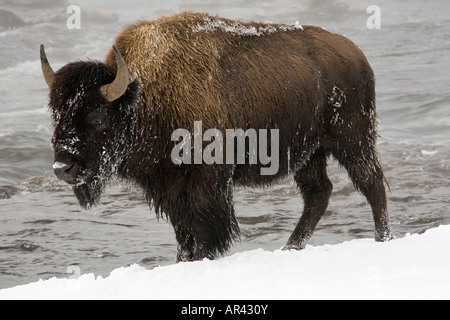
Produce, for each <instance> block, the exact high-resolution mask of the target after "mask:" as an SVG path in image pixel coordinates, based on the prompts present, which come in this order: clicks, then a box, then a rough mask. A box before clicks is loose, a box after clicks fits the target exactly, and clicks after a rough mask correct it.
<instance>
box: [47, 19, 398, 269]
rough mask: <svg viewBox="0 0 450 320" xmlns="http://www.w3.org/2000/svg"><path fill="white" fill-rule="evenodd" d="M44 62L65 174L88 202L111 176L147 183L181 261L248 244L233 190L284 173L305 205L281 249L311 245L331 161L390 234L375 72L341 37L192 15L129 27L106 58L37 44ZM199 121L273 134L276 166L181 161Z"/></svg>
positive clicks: (58, 167) (57, 153) (57, 155)
mask: <svg viewBox="0 0 450 320" xmlns="http://www.w3.org/2000/svg"><path fill="white" fill-rule="evenodd" d="M41 64H42V70H43V74H44V78H45V80H46V82H47V84H48V86H49V88H50V95H49V108H50V110H51V113H52V121H53V126H54V134H53V137H52V145H53V150H54V161H55V162H54V165H53V168H54V171H55V174H56V176H57V177H58V178H59V179H61V180H64V181H65V182H67V183H68V184H71V185H72V186H73V191H74V193H75V195H76V197H77V198H78V201H79V203H80V204H81V206H82V207H84V208H87V209H89V208H90V207H92V206H93V205H96V204H98V202H99V199H100V196H101V194H102V192H103V190H104V188H105V186H106V185H107V183H108V181H109V180H110V178H111V177H112V176H117V177H119V178H122V179H125V180H127V181H131V182H133V183H135V184H137V185H138V186H140V187H141V188H142V189H143V191H144V193H145V196H146V200H147V202H148V203H149V205H150V206H154V208H155V211H156V213H157V215H158V217H160V216H161V215H164V216H165V217H167V218H168V220H169V221H170V223H171V224H172V226H173V228H174V230H175V236H176V240H177V243H178V248H177V261H192V260H198V259H203V258H205V257H206V258H209V259H213V258H214V257H217V256H219V255H221V254H224V253H225V252H226V251H227V250H228V249H229V247H230V245H232V244H233V243H234V242H235V241H236V240H238V239H239V227H238V222H237V220H236V216H235V211H234V207H233V193H232V192H233V187H234V186H253V187H254V186H268V185H270V184H272V183H274V182H276V181H277V179H279V178H281V177H283V176H286V175H287V174H288V173H289V172H293V174H294V179H295V182H296V183H297V186H298V188H299V189H300V191H301V194H302V196H303V200H304V209H303V214H302V215H301V218H300V221H299V222H298V224H297V226H296V228H295V230H294V232H293V233H292V235H291V236H290V238H289V240H288V241H287V244H286V246H285V247H284V248H286V249H302V248H304V247H305V245H306V243H307V241H308V240H309V239H310V237H311V235H312V233H313V231H314V229H315V227H316V225H317V223H318V222H319V220H320V218H321V217H322V215H323V214H324V212H325V210H326V208H327V206H328V202H329V198H330V195H331V192H332V183H331V182H330V179H329V178H328V176H327V170H326V168H327V159H328V158H329V157H330V156H331V155H332V156H333V157H334V158H336V159H337V160H338V162H339V163H340V165H342V166H343V167H344V168H345V169H346V170H347V172H348V174H349V176H350V178H351V180H352V182H353V184H354V186H355V188H356V189H357V190H358V191H360V192H361V193H362V194H363V195H364V196H365V197H366V198H367V201H368V203H369V204H370V205H371V208H372V212H373V218H374V222H375V240H376V241H387V240H390V239H392V238H393V236H392V233H391V229H390V223H389V216H388V210H387V201H386V193H385V185H384V182H385V178H384V174H383V171H382V167H381V165H380V161H379V157H378V152H377V147H376V141H377V135H378V134H377V117H376V110H375V89H374V88H375V79H374V73H373V71H372V69H371V67H370V65H369V63H368V61H367V59H366V57H365V56H364V54H363V53H362V52H361V50H360V49H359V48H358V47H357V46H356V45H355V44H354V43H352V42H351V41H350V40H349V39H347V38H346V37H343V36H340V35H337V34H334V33H331V32H329V31H327V30H324V29H322V28H319V27H314V26H301V25H298V24H294V25H286V24H266V23H256V22H249V23H244V22H240V21H234V20H229V19H224V18H220V17H214V16H210V15H208V14H202V13H192V12H185V13H180V14H175V15H171V16H167V17H161V18H158V19H156V20H153V21H141V22H138V23H136V24H133V25H130V26H127V27H126V28H125V29H124V30H123V31H122V32H121V33H120V34H119V35H118V36H117V38H116V39H115V45H114V46H113V48H112V49H111V50H110V52H109V53H108V55H107V57H106V60H105V61H104V63H102V62H98V61H92V60H90V61H86V62H84V61H77V62H72V63H69V64H67V65H65V66H64V67H62V68H61V69H60V70H59V71H57V72H54V71H53V70H52V68H51V66H50V64H49V62H48V60H47V57H46V54H45V51H44V47H43V46H42V45H41ZM198 121H201V124H202V128H203V129H202V130H203V131H204V130H205V129H211V128H212V129H216V130H220V132H222V133H224V134H225V131H226V130H227V129H234V128H242V130H249V129H255V130H259V129H266V130H269V132H270V131H271V130H272V131H273V130H275V129H276V130H278V132H279V137H278V141H277V142H278V145H277V147H278V149H279V150H272V152H275V151H277V152H278V153H277V154H279V168H278V171H277V172H276V173H275V174H270V175H262V174H260V169H261V168H262V167H264V165H265V164H263V163H261V162H257V163H249V162H248V161H247V162H246V163H233V164H230V163H222V164H218V163H204V162H202V163H196V164H186V163H175V162H174V161H173V159H171V152H172V151H173V148H174V145H176V143H177V141H173V139H171V137H172V133H173V132H174V131H175V130H177V129H180V128H185V129H186V130H189V131H190V132H193V126H194V123H195V122H198ZM200 143H202V142H200ZM203 143H205V142H203ZM235 148H236V147H235ZM245 148H246V149H245V159H247V160H248V159H249V157H250V155H249V148H248V146H246V147H245ZM269 151H270V150H269Z"/></svg>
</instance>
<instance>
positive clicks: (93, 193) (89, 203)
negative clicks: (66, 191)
mask: <svg viewBox="0 0 450 320" xmlns="http://www.w3.org/2000/svg"><path fill="white" fill-rule="evenodd" d="M107 181H108V179H107V178H106V177H103V178H100V177H98V176H95V177H93V178H90V179H86V180H85V181H84V182H83V183H80V184H78V185H76V186H74V187H73V192H74V193H75V196H76V197H77V199H78V202H79V203H80V206H82V207H83V208H84V209H86V210H89V209H91V208H92V207H93V206H95V205H97V204H98V203H99V201H100V196H101V195H102V192H103V190H104V189H105V186H106V183H107Z"/></svg>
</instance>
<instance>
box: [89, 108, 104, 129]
mask: <svg viewBox="0 0 450 320" xmlns="http://www.w3.org/2000/svg"><path fill="white" fill-rule="evenodd" d="M108 122H109V121H108V113H107V111H106V109H104V108H98V109H96V110H94V111H91V112H90V113H89V114H88V115H87V116H86V123H87V124H88V125H90V126H91V127H93V128H95V129H96V130H97V131H103V130H105V129H106V128H107V127H108Z"/></svg>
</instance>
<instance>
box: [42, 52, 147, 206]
mask: <svg viewBox="0 0 450 320" xmlns="http://www.w3.org/2000/svg"><path fill="white" fill-rule="evenodd" d="M113 49H114V53H115V57H116V62H117V71H116V70H115V69H114V68H112V67H110V66H107V65H105V64H103V63H101V62H98V61H87V62H82V61H78V62H73V63H69V64H67V65H65V66H64V67H62V68H61V69H60V70H59V71H57V72H56V73H55V72H53V70H52V68H51V67H50V65H49V63H48V60H47V57H46V54H45V51H44V47H43V46H42V45H41V65H42V71H43V74H44V78H45V81H46V82H47V84H48V86H49V88H50V102H49V107H50V110H51V112H52V119H53V125H54V134H53V138H52V144H53V149H54V161H55V162H54V165H53V168H54V171H55V174H56V176H57V177H58V178H59V179H61V180H64V181H65V182H67V183H69V184H71V185H73V189H74V192H75V195H76V196H77V198H78V200H79V202H80V204H81V205H82V206H83V207H85V208H90V207H91V206H92V205H94V204H96V203H97V202H98V200H99V198H100V195H101V193H102V191H103V189H104V187H105V184H106V183H107V181H108V179H109V178H110V177H111V175H112V173H114V171H115V170H117V169H118V167H120V166H121V161H123V158H124V157H126V151H127V148H128V147H129V144H128V141H127V139H128V138H127V136H129V135H127V131H129V130H130V126H131V123H132V121H131V120H132V117H133V108H131V106H132V105H134V104H135V101H136V98H137V95H138V93H137V91H138V84H137V82H136V81H133V82H131V83H130V80H129V74H128V70H127V66H126V64H125V61H124V60H123V58H122V56H121V55H120V53H119V51H118V50H117V48H116V47H115V46H114V47H113Z"/></svg>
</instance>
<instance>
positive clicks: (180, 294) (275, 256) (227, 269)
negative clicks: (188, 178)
mask: <svg viewBox="0 0 450 320" xmlns="http://www.w3.org/2000/svg"><path fill="white" fill-rule="evenodd" d="M0 299H450V225H445V226H440V227H438V228H434V229H430V230H428V231H427V232H425V233H424V234H422V235H417V234H414V235H408V236H406V237H404V238H401V239H397V240H394V241H391V242H389V243H376V242H374V241H373V240H372V239H363V240H352V241H347V242H344V243H341V244H337V245H325V246H320V247H313V246H308V247H307V248H306V249H305V250H303V251H300V252H294V251H291V252H287V251H281V250H276V251H264V250H262V249H259V250H254V251H248V252H242V253H237V254H234V255H232V256H229V257H225V258H222V259H218V260H215V261H208V260H204V261H199V262H193V263H179V264H174V265H171V266H165V267H158V268H154V269H152V270H147V269H145V268H143V267H140V266H138V265H132V266H130V267H126V268H118V269H116V270H114V271H113V272H111V274H110V276H108V277H106V278H102V277H100V276H98V277H96V276H95V275H93V274H85V275H81V276H80V277H79V278H77V279H56V278H52V279H49V280H45V281H42V280H41V281H38V282H35V283H31V284H28V285H24V286H17V287H14V288H10V289H4V290H0Z"/></svg>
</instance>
